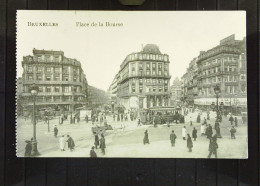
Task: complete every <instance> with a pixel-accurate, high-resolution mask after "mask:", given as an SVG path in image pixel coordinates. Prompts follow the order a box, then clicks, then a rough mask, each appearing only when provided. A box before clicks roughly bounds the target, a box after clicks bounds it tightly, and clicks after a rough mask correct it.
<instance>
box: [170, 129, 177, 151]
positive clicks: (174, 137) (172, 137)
mask: <svg viewBox="0 0 260 186" xmlns="http://www.w3.org/2000/svg"><path fill="white" fill-rule="evenodd" d="M176 138H177V136H176V134H175V133H174V130H172V133H171V135H170V140H171V144H172V147H174V146H175V140H176Z"/></svg>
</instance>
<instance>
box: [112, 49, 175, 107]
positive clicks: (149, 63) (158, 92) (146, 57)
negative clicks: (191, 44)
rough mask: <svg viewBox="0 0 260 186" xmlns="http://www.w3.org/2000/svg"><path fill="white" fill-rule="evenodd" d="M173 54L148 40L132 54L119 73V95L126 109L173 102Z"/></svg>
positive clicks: (121, 66)
mask: <svg viewBox="0 0 260 186" xmlns="http://www.w3.org/2000/svg"><path fill="white" fill-rule="evenodd" d="M169 63H170V61H169V56H168V55H167V54H162V53H161V52H160V50H159V47H158V46H156V45H154V44H147V45H146V46H145V47H144V48H143V49H142V51H141V52H137V53H131V54H129V55H128V56H127V57H126V58H125V60H124V62H123V63H122V64H121V65H120V70H119V72H118V74H117V77H118V78H117V96H118V97H119V100H120V104H121V105H123V106H124V107H125V108H126V109H142V108H149V107H154V106H169V105H170V87H169V83H170V78H171V76H170V75H169Z"/></svg>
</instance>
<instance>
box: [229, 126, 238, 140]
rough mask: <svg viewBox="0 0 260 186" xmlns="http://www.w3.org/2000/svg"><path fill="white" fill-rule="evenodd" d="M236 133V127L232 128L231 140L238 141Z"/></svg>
mask: <svg viewBox="0 0 260 186" xmlns="http://www.w3.org/2000/svg"><path fill="white" fill-rule="evenodd" d="M236 132H237V130H236V129H235V127H234V126H232V128H231V129H230V134H231V139H236V136H235V133H236Z"/></svg>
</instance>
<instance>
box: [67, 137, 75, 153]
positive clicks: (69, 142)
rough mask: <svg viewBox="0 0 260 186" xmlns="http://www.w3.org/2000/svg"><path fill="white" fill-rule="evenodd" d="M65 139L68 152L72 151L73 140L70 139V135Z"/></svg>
mask: <svg viewBox="0 0 260 186" xmlns="http://www.w3.org/2000/svg"><path fill="white" fill-rule="evenodd" d="M67 138H68V139H67V142H68V148H69V149H70V151H73V150H74V147H75V143H74V140H73V139H72V137H70V135H67Z"/></svg>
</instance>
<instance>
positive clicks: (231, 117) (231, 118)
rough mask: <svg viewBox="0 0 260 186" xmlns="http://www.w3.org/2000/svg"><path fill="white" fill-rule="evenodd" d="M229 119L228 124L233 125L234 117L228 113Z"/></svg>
mask: <svg viewBox="0 0 260 186" xmlns="http://www.w3.org/2000/svg"><path fill="white" fill-rule="evenodd" d="M229 121H230V124H231V125H233V122H234V118H233V116H232V114H231V115H230V118H229Z"/></svg>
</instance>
